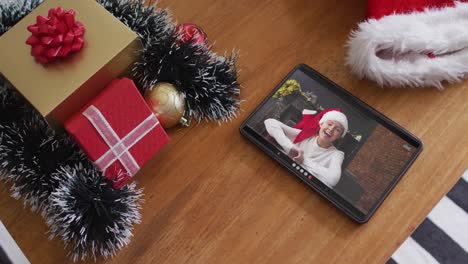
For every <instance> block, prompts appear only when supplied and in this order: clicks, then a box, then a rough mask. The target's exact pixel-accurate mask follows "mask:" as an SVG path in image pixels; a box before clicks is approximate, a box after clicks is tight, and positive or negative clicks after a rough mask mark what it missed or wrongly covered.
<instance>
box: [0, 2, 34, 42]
mask: <svg viewBox="0 0 468 264" xmlns="http://www.w3.org/2000/svg"><path fill="white" fill-rule="evenodd" d="M42 1H43V0H14V1H5V2H4V3H0V36H1V35H3V33H5V32H6V31H7V30H8V29H10V28H11V27H13V26H14V25H15V24H16V23H17V22H18V21H20V20H21V19H22V18H23V17H25V16H26V15H27V14H29V13H31V11H32V10H33V9H34V8H36V7H37V6H38V5H39V4H40V3H42Z"/></svg>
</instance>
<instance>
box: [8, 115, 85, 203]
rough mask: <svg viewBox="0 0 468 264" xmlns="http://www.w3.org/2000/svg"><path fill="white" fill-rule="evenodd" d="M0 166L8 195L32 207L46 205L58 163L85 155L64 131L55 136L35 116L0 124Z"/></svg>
mask: <svg viewBox="0 0 468 264" xmlns="http://www.w3.org/2000/svg"><path fill="white" fill-rule="evenodd" d="M0 131H1V132H2V134H1V139H0V168H1V169H2V170H4V171H7V172H8V174H6V176H4V177H3V179H6V180H7V181H9V182H11V183H12V187H11V190H12V196H13V197H15V198H23V201H24V203H25V204H27V205H31V209H32V210H33V211H35V210H37V209H39V210H42V209H44V208H46V207H47V205H48V197H49V195H50V193H51V192H52V191H53V190H54V189H55V188H57V186H58V183H59V180H57V179H55V178H53V177H51V174H52V173H54V172H55V171H56V170H57V169H58V168H59V167H60V166H63V165H66V164H74V163H76V162H78V161H81V160H86V157H85V156H84V154H82V152H81V151H80V149H79V148H78V147H77V146H76V144H75V143H74V141H73V140H72V139H71V138H70V137H69V136H68V135H62V136H58V135H56V134H55V133H54V131H53V130H51V129H50V128H49V127H48V126H47V124H46V123H45V121H44V120H43V119H41V118H40V117H38V116H33V117H31V118H28V119H23V120H21V121H20V122H17V123H11V124H9V125H0Z"/></svg>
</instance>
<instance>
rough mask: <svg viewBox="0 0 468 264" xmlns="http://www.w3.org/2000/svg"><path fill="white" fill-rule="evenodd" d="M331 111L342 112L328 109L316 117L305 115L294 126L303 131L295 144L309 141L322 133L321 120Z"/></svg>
mask: <svg viewBox="0 0 468 264" xmlns="http://www.w3.org/2000/svg"><path fill="white" fill-rule="evenodd" d="M330 111H338V112H341V109H340V108H327V109H325V110H323V111H322V112H320V113H319V114H316V115H308V114H303V115H302V120H301V121H299V123H297V124H296V125H295V126H294V128H297V129H301V132H299V134H298V135H297V136H296V139H294V143H299V142H301V141H303V140H304V139H308V138H310V137H311V136H314V135H316V134H317V133H318V132H319V131H320V124H319V122H320V119H322V117H323V115H324V114H326V113H328V112H330Z"/></svg>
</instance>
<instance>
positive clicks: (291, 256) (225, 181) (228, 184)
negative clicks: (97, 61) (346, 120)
mask: <svg viewBox="0 0 468 264" xmlns="http://www.w3.org/2000/svg"><path fill="white" fill-rule="evenodd" d="M160 5H161V6H162V7H169V8H170V9H171V10H172V13H173V16H174V18H175V19H176V20H177V21H179V22H186V21H190V22H194V23H196V24H198V25H200V26H201V27H203V28H204V29H205V31H206V32H207V34H208V36H209V40H210V42H211V43H213V42H215V41H216V45H215V46H214V49H215V50H216V51H218V52H221V53H222V52H224V51H225V50H231V49H239V50H240V55H241V57H240V59H239V61H238V64H237V65H238V68H239V69H240V70H241V72H240V81H241V83H242V86H243V88H242V96H241V97H242V99H243V100H244V102H243V103H242V106H241V111H240V112H239V116H238V118H236V119H235V120H233V121H232V122H230V123H226V124H223V125H221V126H218V125H216V124H209V123H202V124H198V125H197V124H193V125H192V126H191V127H190V128H186V129H175V130H171V131H169V133H170V136H171V137H172V141H171V143H170V144H169V146H167V147H166V148H165V149H164V150H163V151H162V152H161V153H160V154H159V155H158V156H157V157H155V158H154V159H153V160H152V161H151V162H150V163H149V164H148V165H147V166H145V167H144V168H143V169H142V171H141V173H140V174H139V175H138V176H137V180H138V181H139V186H142V187H144V188H145V200H146V202H145V203H144V205H143V210H142V213H143V222H142V224H141V225H138V226H136V227H135V231H134V238H133V241H132V242H131V244H130V246H129V247H128V248H125V249H124V250H122V251H121V252H120V253H119V254H118V255H117V256H116V257H115V258H113V259H111V260H108V261H106V262H108V263H383V262H385V261H386V260H387V259H388V258H389V257H390V256H391V254H392V252H393V251H394V250H395V249H396V248H397V247H398V246H399V245H400V244H401V243H402V242H403V241H404V240H405V238H406V237H407V236H408V235H409V234H410V233H411V232H412V231H413V230H414V229H415V228H416V227H417V226H418V224H419V223H420V222H421V221H422V220H423V218H424V217H425V216H426V215H427V213H428V212H429V211H430V209H431V208H432V207H433V206H434V204H435V203H436V202H437V201H438V200H439V199H440V198H441V197H442V196H443V195H444V194H445V193H446V192H447V191H448V190H450V188H451V187H452V186H453V185H454V184H455V182H456V181H457V179H458V178H459V177H460V176H461V175H462V172H463V170H464V169H466V168H467V167H468V153H467V148H468V133H466V131H467V126H468V114H467V113H468V104H467V101H468V87H467V86H468V82H463V83H461V84H458V85H446V88H445V90H444V91H438V90H436V89H433V88H429V89H382V88H379V87H378V86H377V85H376V84H375V83H373V82H370V81H366V80H359V79H358V78H356V77H355V76H354V75H352V74H351V73H350V72H349V69H348V68H347V67H346V66H345V65H344V57H345V53H346V48H345V47H344V44H345V42H346V39H347V36H348V33H349V32H350V30H351V29H353V28H355V26H356V24H357V23H358V22H360V21H362V20H363V19H364V17H365V1H330V0H317V1H305V0H282V1H281V0H276V1H273V0H271V1H252V0H238V1H228V0H218V1H214V0H197V1H183V0H173V1H168V0H164V1H161V3H160ZM301 62H303V63H307V64H309V65H310V66H312V67H313V68H315V69H317V70H318V71H320V72H322V73H323V74H324V75H325V76H327V77H328V78H330V79H332V80H334V81H335V82H337V83H338V84H340V85H342V86H343V87H345V88H346V89H347V90H348V91H350V92H351V93H353V94H354V95H356V96H357V97H359V98H360V99H362V100H363V101H365V102H366V103H368V104H369V105H371V106H373V107H374V108H376V109H377V110H379V111H381V112H382V113H384V114H385V115H387V116H388V117H390V118H391V119H393V120H395V121H396V122H397V123H399V124H401V125H402V126H403V127H405V128H407V129H408V130H409V131H411V132H412V133H414V134H415V135H417V136H418V137H420V138H421V139H422V141H423V142H424V144H425V149H424V151H423V152H422V154H421V156H420V157H419V158H418V159H417V161H416V162H415V164H414V165H413V166H412V167H411V169H410V170H409V171H408V172H407V174H406V175H405V177H403V179H402V180H401V182H400V184H399V185H398V186H397V187H396V188H395V190H394V191H393V192H392V193H391V195H390V196H389V197H388V199H387V200H386V201H385V202H384V204H383V205H382V207H381V208H380V209H379V210H378V211H377V213H376V214H375V216H374V217H373V219H371V221H370V222H369V223H367V224H365V225H359V224H356V223H354V222H353V221H352V220H350V219H349V218H348V217H346V216H345V215H344V214H342V213H341V212H339V211H338V210H337V209H335V208H334V207H333V206H331V205H330V204H329V203H328V202H326V201H325V200H324V199H323V198H321V197H320V196H319V195H318V194H317V193H315V192H314V191H312V190H310V189H309V188H307V187H306V186H305V185H303V184H302V183H301V182H300V181H299V180H297V179H296V178H295V177H292V176H290V175H289V174H288V173H287V172H286V170H284V169H283V168H281V167H280V166H279V165H278V164H276V163H275V162H274V161H273V160H272V159H270V158H269V157H267V156H266V155H265V154H264V153H262V152H261V151H260V150H259V149H258V148H257V147H256V146H254V145H252V144H251V143H249V142H248V141H247V140H245V139H244V138H242V137H241V135H240V134H239V131H238V128H239V126H240V124H241V122H242V121H243V120H244V119H245V118H246V117H247V116H248V114H249V113H251V112H252V111H253V110H254V109H255V107H256V106H257V105H258V103H259V102H260V101H261V100H262V99H263V98H264V97H265V96H266V95H267V94H268V93H269V92H270V90H271V89H272V88H273V87H274V86H275V85H276V84H277V83H278V82H279V81H280V80H281V79H282V78H283V76H284V75H285V74H286V73H287V72H288V71H289V70H290V69H291V68H292V67H294V66H295V65H296V64H298V63H301ZM0 217H1V219H2V221H3V222H4V223H5V225H6V226H7V228H8V229H9V231H10V232H11V234H12V236H13V237H14V238H15V239H16V241H17V242H18V244H19V246H20V247H21V248H22V249H23V251H24V252H25V254H26V256H27V257H28V258H29V259H30V260H31V261H32V263H64V262H66V261H69V259H68V258H67V257H66V254H67V251H66V250H64V249H63V244H62V241H60V240H59V239H54V240H51V241H47V234H46V231H47V227H46V225H45V223H44V221H43V219H42V218H41V216H40V215H38V214H36V213H32V212H30V211H29V210H28V209H25V208H23V206H22V203H21V201H16V200H14V199H13V198H10V197H9V191H8V185H5V184H4V183H1V184H0ZM99 262H100V261H99ZM103 262H104V261H103Z"/></svg>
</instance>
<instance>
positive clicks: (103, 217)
mask: <svg viewBox="0 0 468 264" xmlns="http://www.w3.org/2000/svg"><path fill="white" fill-rule="evenodd" d="M42 1H43V0H13V1H6V2H0V36H1V35H2V34H3V33H5V32H6V31H7V30H8V29H10V28H11V27H12V26H13V25H15V24H16V23H17V22H18V21H19V20H20V19H22V18H23V17H24V16H26V15H27V14H28V13H30V12H31V11H32V10H33V9H34V8H35V7H37V6H38V5H39V4H40V3H41V2H42ZM96 1H97V2H98V3H100V4H101V5H102V6H103V7H104V8H106V9H107V10H108V11H109V12H110V13H112V14H113V15H114V16H115V17H116V18H118V19H119V20H120V21H122V22H123V23H124V24H126V25H127V26H128V27H129V28H131V29H132V30H133V31H135V32H136V33H137V34H138V35H139V36H140V38H141V41H142V44H143V56H142V58H141V60H139V61H138V62H136V63H135V65H134V67H133V74H134V76H133V77H134V81H135V83H136V84H137V86H138V87H139V88H140V91H141V92H142V93H144V92H145V91H147V90H148V89H151V87H152V85H154V84H155V83H157V82H169V83H172V84H174V85H175V86H176V87H177V88H178V89H179V91H180V92H181V93H182V94H183V95H184V96H185V98H186V102H187V105H188V106H189V110H190V112H191V113H192V115H193V116H194V117H195V118H197V119H198V120H199V121H201V120H213V121H218V122H220V121H228V120H230V119H231V118H233V117H234V116H235V114H236V112H237V109H238V107H239V99H238V98H237V97H238V95H239V83H238V82H237V71H236V68H235V60H236V54H234V53H233V54H231V55H229V56H227V55H225V56H220V55H217V54H215V53H214V52H212V51H211V50H210V49H211V47H209V46H200V45H192V44H190V43H183V42H182V41H180V40H179V39H180V36H177V34H176V33H175V24H174V22H173V21H172V18H171V17H170V14H169V13H168V11H166V10H162V9H158V8H156V7H155V6H154V5H152V4H151V3H150V5H149V6H145V4H144V1H143V0H96ZM150 2H151V1H150ZM91 26H92V25H91ZM1 52H7V51H1ZM0 180H6V181H8V182H10V183H11V186H12V187H11V189H12V196H14V197H16V198H20V197H21V198H22V199H23V201H24V203H25V204H27V205H30V206H31V208H32V209H33V210H34V209H39V210H40V211H41V212H42V213H43V215H44V217H45V219H46V221H47V223H48V224H49V225H50V233H51V236H59V237H61V238H62V239H63V240H64V241H65V243H66V244H68V245H71V247H72V255H73V259H74V260H77V259H85V258H87V257H90V256H91V257H93V258H95V257H97V256H99V255H101V256H104V257H107V256H112V255H114V254H115V253H116V252H117V250H119V249H121V248H122V247H124V246H125V245H127V244H128V243H129V240H130V237H131V230H132V227H133V225H134V224H137V223H139V221H140V213H139V203H138V201H139V200H140V198H141V195H142V192H141V190H137V189H136V187H135V183H132V184H129V185H127V186H124V187H123V188H122V189H120V190H114V189H113V188H112V183H110V182H108V181H107V180H106V179H105V178H104V177H103V176H102V175H101V174H100V173H98V172H97V171H96V169H95V168H94V166H93V165H92V163H91V162H90V161H89V160H88V159H87V158H86V157H85V155H84V154H83V153H82V152H81V150H80V149H79V148H78V146H77V145H76V144H75V143H74V142H73V140H72V139H71V138H70V137H69V136H68V135H57V134H55V132H54V131H53V130H51V129H50V128H49V127H48V126H47V124H46V123H45V121H44V120H43V119H42V118H41V117H40V116H39V115H38V114H37V112H36V111H35V110H34V109H33V108H32V106H31V105H29V103H28V102H26V100H25V99H24V98H23V97H22V96H21V95H19V94H18V93H17V92H16V91H15V90H14V89H13V87H11V85H10V84H9V83H8V82H7V81H6V80H5V79H4V78H2V77H1V76H0Z"/></svg>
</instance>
